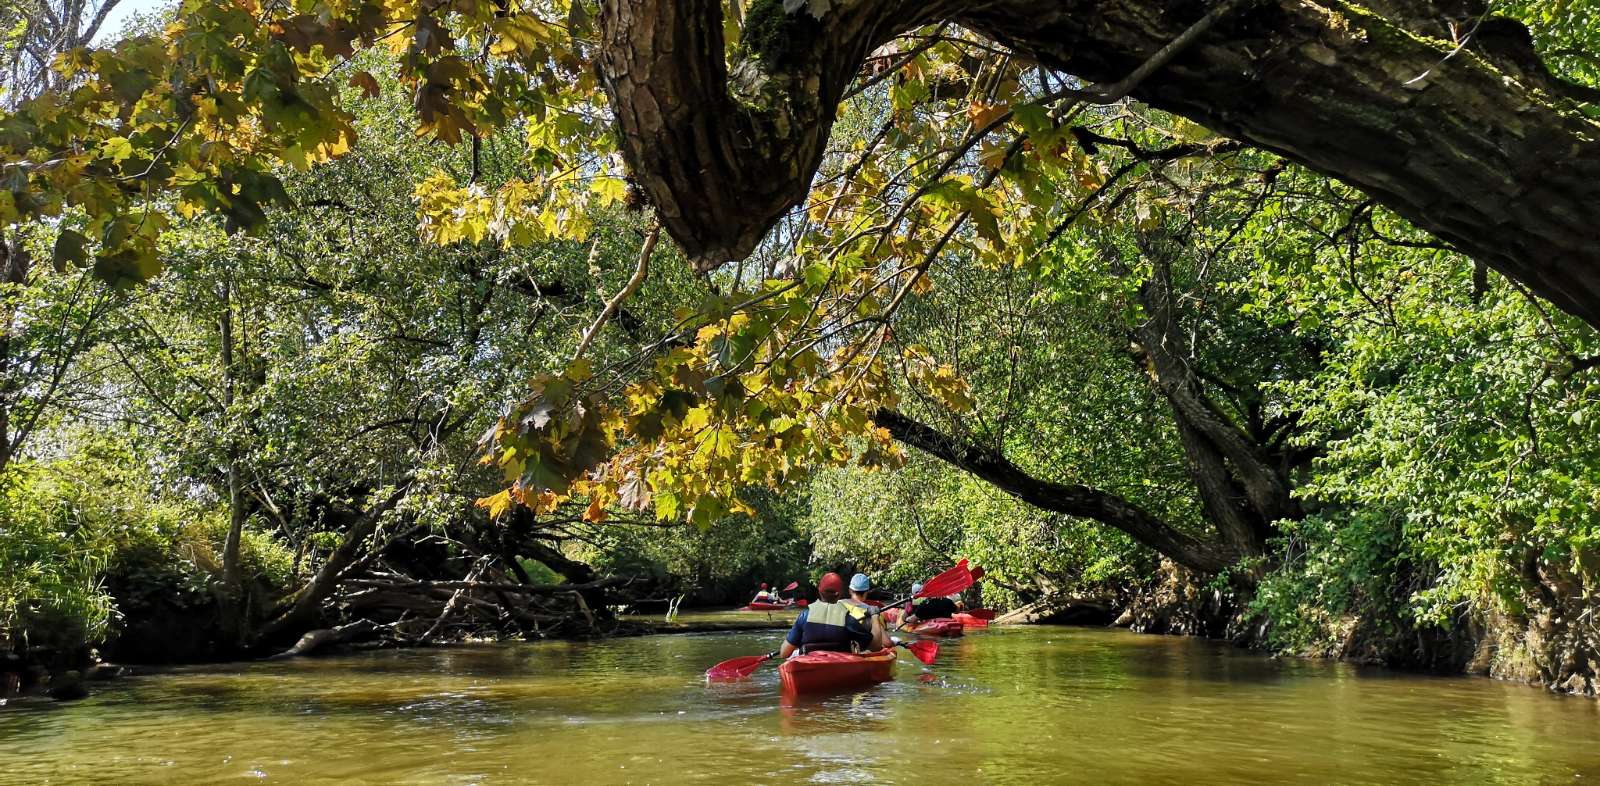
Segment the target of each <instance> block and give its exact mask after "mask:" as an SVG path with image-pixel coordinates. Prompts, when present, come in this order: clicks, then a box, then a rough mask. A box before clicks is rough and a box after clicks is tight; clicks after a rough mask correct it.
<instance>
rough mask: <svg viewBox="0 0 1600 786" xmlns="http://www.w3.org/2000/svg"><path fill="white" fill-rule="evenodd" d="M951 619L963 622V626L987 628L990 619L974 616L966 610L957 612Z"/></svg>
mask: <svg viewBox="0 0 1600 786" xmlns="http://www.w3.org/2000/svg"><path fill="white" fill-rule="evenodd" d="M951 619H953V620H955V621H957V622H959V623H961V627H963V628H987V627H989V621H988V620H986V619H984V618H982V617H974V616H973V615H971V614H968V613H966V612H964V611H958V612H956V613H955V615H954V616H952V617H951Z"/></svg>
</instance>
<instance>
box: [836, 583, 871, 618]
mask: <svg viewBox="0 0 1600 786" xmlns="http://www.w3.org/2000/svg"><path fill="white" fill-rule="evenodd" d="M871 591H872V579H870V578H868V577H867V574H865V573H857V574H856V575H854V576H851V577H850V597H849V598H847V599H846V600H845V601H844V602H845V603H848V604H850V605H852V606H859V607H860V608H863V609H866V610H867V611H868V612H869V613H870V612H871V611H872V610H873V609H874V608H876V607H875V606H873V605H872V604H871V603H868V602H867V593H869V592H871ZM873 620H874V621H876V620H877V617H873Z"/></svg>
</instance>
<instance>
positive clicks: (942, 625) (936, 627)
mask: <svg viewBox="0 0 1600 786" xmlns="http://www.w3.org/2000/svg"><path fill="white" fill-rule="evenodd" d="M964 628H965V626H964V625H962V624H961V620H958V619H952V618H950V617H940V618H938V619H932V620H928V621H927V622H924V623H922V624H920V625H918V626H916V627H915V628H912V629H911V632H912V633H916V634H919V635H922V636H960V635H961V634H962V631H963V629H964Z"/></svg>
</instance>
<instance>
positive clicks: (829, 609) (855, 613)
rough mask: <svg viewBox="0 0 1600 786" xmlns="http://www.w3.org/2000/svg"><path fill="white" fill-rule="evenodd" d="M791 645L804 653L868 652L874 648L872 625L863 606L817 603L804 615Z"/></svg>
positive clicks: (796, 625)
mask: <svg viewBox="0 0 1600 786" xmlns="http://www.w3.org/2000/svg"><path fill="white" fill-rule="evenodd" d="M787 641H788V642H789V643H790V644H793V645H794V646H796V647H799V648H800V651H801V652H816V651H818V650H834V651H841V652H849V651H850V650H852V649H860V650H864V649H866V648H868V647H870V646H872V623H870V622H868V621H867V612H866V610H865V609H862V608H861V607H859V606H854V605H851V604H847V603H828V602H827V601H817V602H816V603H813V604H811V605H810V606H807V607H806V610H805V611H802V612H800V618H799V619H796V620H795V621H794V628H792V629H790V631H789V635H788V637H787Z"/></svg>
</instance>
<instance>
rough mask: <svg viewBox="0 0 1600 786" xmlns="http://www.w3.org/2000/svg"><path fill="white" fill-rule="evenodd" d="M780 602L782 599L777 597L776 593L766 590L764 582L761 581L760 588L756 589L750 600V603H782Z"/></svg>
mask: <svg viewBox="0 0 1600 786" xmlns="http://www.w3.org/2000/svg"><path fill="white" fill-rule="evenodd" d="M782 602H783V601H781V600H779V599H778V596H777V595H775V594H773V593H771V592H768V591H767V584H766V582H762V583H761V589H758V590H756V597H755V600H752V601H751V603H782Z"/></svg>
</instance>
